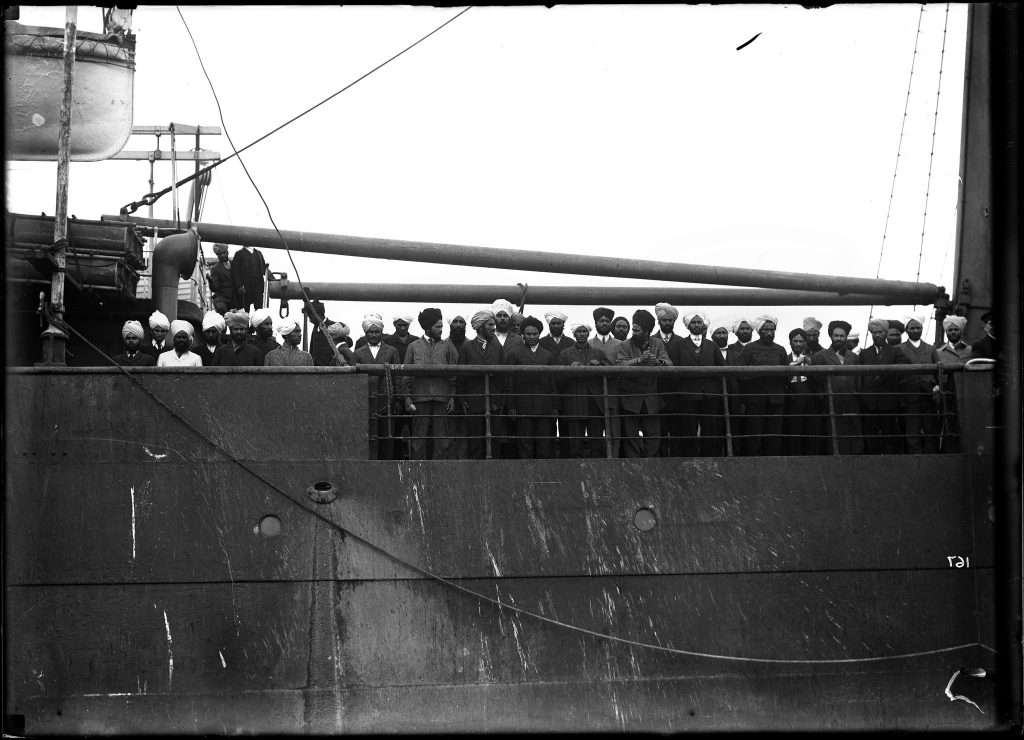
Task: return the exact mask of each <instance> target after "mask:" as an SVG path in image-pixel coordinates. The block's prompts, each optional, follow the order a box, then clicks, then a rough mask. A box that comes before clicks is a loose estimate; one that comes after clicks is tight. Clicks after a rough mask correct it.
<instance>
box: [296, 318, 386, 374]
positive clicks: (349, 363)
mask: <svg viewBox="0 0 1024 740" xmlns="http://www.w3.org/2000/svg"><path fill="white" fill-rule="evenodd" d="M348 338H349V328H348V325H347V324H345V323H344V322H341V321H335V322H334V323H332V324H328V325H327V340H328V345H327V351H328V352H330V353H331V355H330V360H329V361H328V363H327V366H328V367H353V366H354V365H355V364H356V358H355V355H354V354H353V353H352V350H350V349H349V348H348V344H347V343H346V342H347V341H348ZM332 346H333V347H335V348H336V349H337V350H338V354H337V355H335V354H334V350H333V349H331V347H332ZM392 349H393V348H392ZM339 357H340V358H341V359H340V360H339V359H338V358H339ZM313 364H314V365H315V364H316V359H314V360H313Z"/></svg>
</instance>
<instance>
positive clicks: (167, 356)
mask: <svg viewBox="0 0 1024 740" xmlns="http://www.w3.org/2000/svg"><path fill="white" fill-rule="evenodd" d="M168 333H169V334H170V335H171V341H172V342H173V349H172V351H170V352H161V353H160V356H159V357H158V358H157V359H156V366H157V367H202V366H203V361H202V360H201V359H200V358H199V355H197V354H196V353H195V352H192V340H193V338H194V336H195V329H193V328H192V324H191V323H189V322H188V321H183V320H181V319H178V320H175V321H172V322H171V328H170V331H169V332H168Z"/></svg>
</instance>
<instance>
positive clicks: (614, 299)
mask: <svg viewBox="0 0 1024 740" xmlns="http://www.w3.org/2000/svg"><path fill="white" fill-rule="evenodd" d="M302 285H303V287H304V288H305V289H306V290H308V291H309V295H310V298H315V299H319V300H322V301H372V302H379V303H408V302H417V301H426V302H431V301H433V302H438V303H442V302H443V303H492V302H494V301H496V300H498V299H499V298H504V299H505V300H507V301H509V302H510V303H513V304H515V305H518V304H519V298H520V295H521V294H522V289H521V288H520V287H519V286H517V285H511V286H509V285H426V284H424V285H415V284H412V285H410V284H381V283H376V284H374V283H307V282H303V283H302ZM298 290H299V286H298V284H297V283H291V282H289V281H287V280H271V281H270V297H271V298H280V299H288V298H297V297H298ZM528 299H529V302H530V303H531V304H533V305H542V306H549V305H561V306H600V305H609V306H653V305H654V304H655V303H662V302H665V303H671V304H672V305H674V306H872V305H873V306H886V305H897V304H898V303H899V301H894V300H890V298H889V296H885V295H874V294H872V295H865V294H861V293H845V294H838V293H815V292H812V291H805V290H760V289H757V288H680V287H677V286H670V285H666V286H665V287H663V288H651V287H624V288H620V287H611V286H580V285H530V289H529V294H528Z"/></svg>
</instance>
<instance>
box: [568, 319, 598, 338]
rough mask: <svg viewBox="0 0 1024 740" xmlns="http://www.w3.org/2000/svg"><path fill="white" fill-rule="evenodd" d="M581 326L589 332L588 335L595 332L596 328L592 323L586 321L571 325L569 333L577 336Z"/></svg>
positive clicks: (575, 322) (574, 322)
mask: <svg viewBox="0 0 1024 740" xmlns="http://www.w3.org/2000/svg"><path fill="white" fill-rule="evenodd" d="M581 326H582V327H583V328H584V329H586V330H587V333H588V334H589V333H590V332H592V331H594V327H592V326H591V325H590V322H589V321H587V320H586V319H584V320H582V321H573V322H572V323H571V324H569V333H570V334H575V333H576V330H577V329H579V328H580V327H581Z"/></svg>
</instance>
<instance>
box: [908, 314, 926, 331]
mask: <svg viewBox="0 0 1024 740" xmlns="http://www.w3.org/2000/svg"><path fill="white" fill-rule="evenodd" d="M911 321H916V322H917V325H918V326H920V327H921V328H922V329H923V328H924V314H921V313H917V314H914V315H913V316H907V320H906V321H904V322H903V324H904V325H905V326H906V327H907V328H908V329H909V328H910V322H911Z"/></svg>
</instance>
